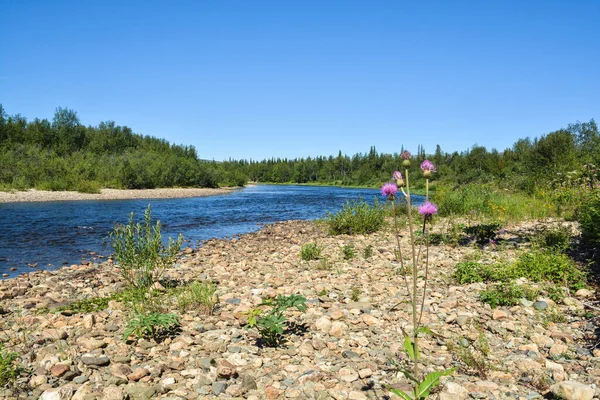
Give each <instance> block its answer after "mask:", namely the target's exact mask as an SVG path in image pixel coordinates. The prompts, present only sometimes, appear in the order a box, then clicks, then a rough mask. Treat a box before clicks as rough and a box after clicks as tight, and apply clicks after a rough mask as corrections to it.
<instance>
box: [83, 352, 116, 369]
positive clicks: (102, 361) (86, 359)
mask: <svg viewBox="0 0 600 400" xmlns="http://www.w3.org/2000/svg"><path fill="white" fill-rule="evenodd" d="M81 362H82V363H84V364H85V365H92V366H96V367H104V366H106V365H108V364H110V359H109V358H108V357H106V356H100V357H96V356H95V355H93V354H84V355H82V356H81Z"/></svg>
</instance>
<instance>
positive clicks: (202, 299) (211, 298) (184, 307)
mask: <svg viewBox="0 0 600 400" xmlns="http://www.w3.org/2000/svg"><path fill="white" fill-rule="evenodd" d="M216 291H217V286H216V285H215V284H214V283H212V282H192V283H190V284H188V285H186V286H184V287H182V288H180V289H178V290H177V294H176V297H177V307H179V309H180V310H181V311H183V312H186V311H188V310H191V309H197V308H200V309H203V310H204V311H205V312H206V313H207V314H209V315H212V313H213V310H214V308H215V304H216V302H217V301H218V299H215V292H216Z"/></svg>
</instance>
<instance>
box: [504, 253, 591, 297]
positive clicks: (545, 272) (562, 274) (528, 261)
mask: <svg viewBox="0 0 600 400" xmlns="http://www.w3.org/2000/svg"><path fill="white" fill-rule="evenodd" d="M510 273H511V275H512V276H513V277H514V278H527V279H529V280H532V281H534V282H544V281H547V282H553V283H556V284H561V285H565V286H568V287H570V288H572V289H580V288H582V287H584V286H585V279H586V274H585V273H584V272H583V271H581V270H580V269H579V268H578V267H577V265H576V264H575V262H574V261H573V260H571V259H570V258H569V257H567V256H566V255H565V254H560V253H556V252H552V251H548V250H534V251H531V252H529V253H524V254H522V255H521V256H520V257H519V258H518V259H517V260H516V262H515V263H514V264H513V265H512V266H511V272H510Z"/></svg>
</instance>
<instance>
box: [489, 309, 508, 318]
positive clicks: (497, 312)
mask: <svg viewBox="0 0 600 400" xmlns="http://www.w3.org/2000/svg"><path fill="white" fill-rule="evenodd" d="M506 318H508V313H507V312H506V311H503V310H499V309H495V310H494V312H493V313H492V319H493V320H494V321H496V320H499V319H506Z"/></svg>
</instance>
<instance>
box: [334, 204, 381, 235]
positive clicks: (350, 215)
mask: <svg viewBox="0 0 600 400" xmlns="http://www.w3.org/2000/svg"><path fill="white" fill-rule="evenodd" d="M385 215H386V211H385V209H384V207H383V205H381V204H380V203H379V202H378V201H375V203H374V204H373V205H372V206H371V205H370V204H368V203H366V202H365V201H364V200H358V201H353V202H346V204H345V205H344V206H343V207H342V209H341V210H340V211H339V212H337V213H336V214H331V213H328V214H327V218H326V222H327V226H328V230H329V234H330V235H343V234H346V235H361V234H369V233H373V232H377V231H378V230H379V229H381V227H382V226H383V223H384V221H385Z"/></svg>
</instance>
